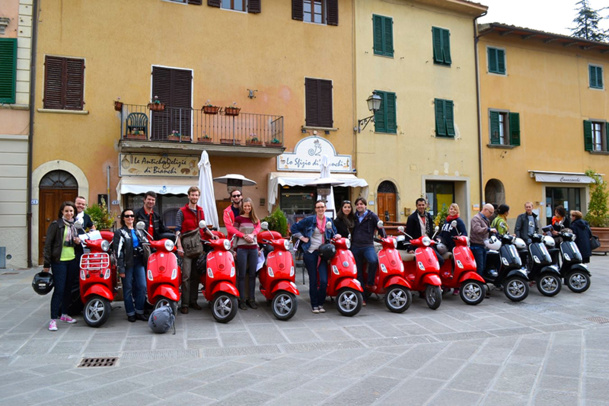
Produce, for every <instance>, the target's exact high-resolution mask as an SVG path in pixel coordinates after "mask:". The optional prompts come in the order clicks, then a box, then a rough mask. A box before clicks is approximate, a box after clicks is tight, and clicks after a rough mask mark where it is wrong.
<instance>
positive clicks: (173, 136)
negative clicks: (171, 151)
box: [167, 135, 180, 142]
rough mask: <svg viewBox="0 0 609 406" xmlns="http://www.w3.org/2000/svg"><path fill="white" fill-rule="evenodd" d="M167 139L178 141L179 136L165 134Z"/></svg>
mask: <svg viewBox="0 0 609 406" xmlns="http://www.w3.org/2000/svg"><path fill="white" fill-rule="evenodd" d="M167 141H174V142H175V141H180V137H179V136H177V135H168V136H167Z"/></svg>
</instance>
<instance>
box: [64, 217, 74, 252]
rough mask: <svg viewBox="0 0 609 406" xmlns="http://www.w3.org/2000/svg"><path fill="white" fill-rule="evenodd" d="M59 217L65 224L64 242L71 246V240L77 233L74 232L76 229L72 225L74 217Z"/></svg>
mask: <svg viewBox="0 0 609 406" xmlns="http://www.w3.org/2000/svg"><path fill="white" fill-rule="evenodd" d="M61 219H62V220H63V224H65V226H66V229H67V230H68V232H67V233H66V238H65V240H64V242H66V243H68V244H67V245H69V246H71V245H72V240H73V239H74V237H75V236H77V235H78V234H77V233H76V229H75V227H74V219H72V220H66V219H65V218H63V217H62V218H61Z"/></svg>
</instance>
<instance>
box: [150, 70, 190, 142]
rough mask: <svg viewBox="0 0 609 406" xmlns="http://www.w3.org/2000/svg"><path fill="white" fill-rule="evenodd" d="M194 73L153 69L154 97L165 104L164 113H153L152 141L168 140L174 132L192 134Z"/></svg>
mask: <svg viewBox="0 0 609 406" xmlns="http://www.w3.org/2000/svg"><path fill="white" fill-rule="evenodd" d="M191 95H192V72H191V71H189V70H183V69H169V68H161V67H156V66H155V67H153V70H152V96H153V97H154V96H158V98H159V101H161V102H162V103H164V104H165V110H164V111H158V112H156V111H155V112H151V114H152V131H151V136H152V139H166V138H167V136H168V135H169V134H170V133H171V132H172V131H174V130H175V131H178V132H180V134H182V135H190V134H191V128H190V127H191V123H190V121H191V115H192V112H191V110H190V109H191V104H190V103H191Z"/></svg>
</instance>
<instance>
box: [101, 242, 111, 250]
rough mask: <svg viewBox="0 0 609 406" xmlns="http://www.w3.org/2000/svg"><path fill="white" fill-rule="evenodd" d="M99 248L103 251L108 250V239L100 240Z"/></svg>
mask: <svg viewBox="0 0 609 406" xmlns="http://www.w3.org/2000/svg"><path fill="white" fill-rule="evenodd" d="M101 249H102V251H104V252H108V250H109V249H110V243H109V242H108V240H103V241H102V242H101Z"/></svg>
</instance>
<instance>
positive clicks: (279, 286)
mask: <svg viewBox="0 0 609 406" xmlns="http://www.w3.org/2000/svg"><path fill="white" fill-rule="evenodd" d="M280 290H285V291H286V292H290V293H293V294H295V295H297V296H298V295H300V292H298V288H296V285H295V284H294V282H290V281H279V282H277V283H276V284H275V286H273V289H272V290H271V294H272V295H273V296H275V293H277V292H279V291H280Z"/></svg>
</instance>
